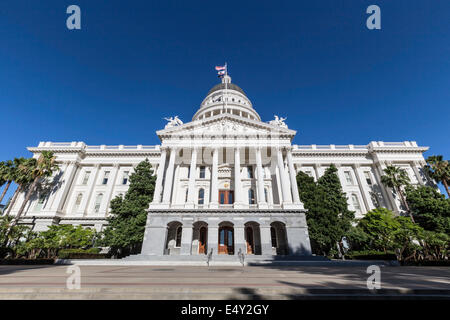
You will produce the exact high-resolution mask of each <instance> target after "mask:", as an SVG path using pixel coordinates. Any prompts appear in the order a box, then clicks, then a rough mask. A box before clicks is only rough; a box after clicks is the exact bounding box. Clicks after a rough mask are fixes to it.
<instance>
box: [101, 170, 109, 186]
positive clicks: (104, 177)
mask: <svg viewBox="0 0 450 320" xmlns="http://www.w3.org/2000/svg"><path fill="white" fill-rule="evenodd" d="M108 178H109V171H105V175H104V176H103V182H102V184H108Z"/></svg>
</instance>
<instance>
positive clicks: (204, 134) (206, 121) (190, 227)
mask: <svg viewBox="0 0 450 320" xmlns="http://www.w3.org/2000/svg"><path fill="white" fill-rule="evenodd" d="M167 120H169V122H168V123H167V125H166V127H165V128H164V129H162V130H159V131H157V132H156V133H157V135H158V137H159V138H160V140H161V145H156V146H145V145H137V146H126V145H118V146H107V145H100V146H89V145H86V144H85V143H83V142H68V143H60V142H41V143H39V145H38V146H37V147H30V148H28V150H30V151H31V152H32V153H33V154H34V156H35V157H38V156H39V154H40V153H41V152H42V151H44V150H48V151H52V152H54V154H55V155H56V157H57V161H58V162H59V163H60V167H61V169H60V171H59V172H57V173H56V174H55V175H54V177H53V182H54V186H53V188H52V189H51V191H50V192H45V193H44V192H39V193H38V194H36V196H35V197H34V198H33V199H32V201H30V203H29V204H28V205H27V207H26V213H25V215H24V218H23V219H22V223H26V224H33V227H34V230H43V229H45V228H46V227H47V226H48V225H50V224H58V223H60V224H68V223H70V224H81V225H83V226H91V227H95V228H96V229H97V230H101V229H102V228H103V227H104V226H105V224H106V217H107V215H108V211H109V203H110V201H111V199H113V198H114V197H116V196H117V195H120V194H124V193H125V192H126V191H127V189H128V183H129V181H128V177H129V176H130V174H131V173H132V172H133V168H134V167H135V166H136V165H137V164H138V163H139V162H141V161H143V160H144V159H146V158H147V159H148V160H149V161H150V162H151V164H152V166H153V168H154V169H155V171H154V172H155V174H156V175H157V180H156V188H155V195H154V200H153V203H151V205H150V208H149V214H148V220H147V228H146V235H145V240H144V243H143V250H142V253H143V254H148V255H162V254H203V253H206V252H207V251H208V252H209V248H212V249H214V250H217V251H216V252H217V253H228V254H236V252H238V250H239V249H240V250H242V251H243V252H247V253H255V254H277V253H278V254H287V253H289V254H300V255H304V254H310V252H311V249H310V243H309V237H308V229H307V225H306V220H305V214H304V213H305V210H304V208H303V205H302V203H301V201H300V199H299V196H298V190H297V184H296V174H297V172H299V171H303V172H305V173H307V174H308V175H310V176H312V177H314V178H315V179H318V178H319V177H320V176H321V175H322V174H323V173H324V171H325V170H326V168H327V167H328V166H329V165H330V164H334V165H336V166H337V168H338V174H339V178H340V181H341V184H342V187H343V190H344V191H345V192H346V194H347V197H348V205H349V208H350V209H351V210H354V211H355V212H356V217H362V216H363V215H364V214H365V213H366V212H367V211H369V210H371V209H374V208H376V207H379V206H383V207H387V208H389V209H392V210H394V211H396V212H400V211H401V208H400V206H401V205H400V201H399V199H398V197H397V196H396V195H395V194H393V193H392V191H391V190H389V189H387V188H385V187H384V186H383V185H382V184H381V182H380V176H381V174H382V170H383V169H384V168H385V167H386V166H387V165H390V164H393V165H398V166H401V167H403V168H404V169H406V171H407V173H408V175H409V177H410V179H411V181H412V183H413V184H425V183H428V180H427V178H426V176H425V175H424V172H422V167H423V166H424V164H425V160H424V158H423V155H422V154H423V152H425V151H426V150H427V149H428V148H427V147H420V146H418V145H417V143H416V142H414V141H404V142H381V141H372V142H370V143H369V144H368V145H325V146H324V145H307V146H306V145H292V140H293V138H294V136H295V134H296V131H295V130H292V129H290V128H288V127H287V125H286V124H285V122H284V120H285V119H283V118H279V117H277V116H276V117H275V119H274V120H272V121H269V122H263V121H261V118H260V116H259V115H258V113H257V112H256V110H255V109H254V108H253V106H252V103H251V101H250V100H249V98H248V97H247V95H246V94H245V93H244V91H243V90H242V89H241V88H240V87H238V86H237V85H236V84H234V83H231V78H230V77H229V76H228V75H226V76H225V77H223V79H222V83H220V84H217V85H216V86H214V87H213V88H212V89H211V90H210V91H209V92H208V94H207V96H206V98H205V99H204V100H203V102H202V103H201V105H200V108H199V110H198V111H197V112H196V113H195V114H194V116H193V118H192V121H190V122H187V123H183V122H182V121H181V120H179V119H178V117H175V118H171V119H167ZM23 198H24V195H23V194H21V195H19V199H18V201H17V202H16V204H15V207H14V208H12V214H15V213H16V212H17V210H18V208H19V207H20V204H21V202H22V201H23Z"/></svg>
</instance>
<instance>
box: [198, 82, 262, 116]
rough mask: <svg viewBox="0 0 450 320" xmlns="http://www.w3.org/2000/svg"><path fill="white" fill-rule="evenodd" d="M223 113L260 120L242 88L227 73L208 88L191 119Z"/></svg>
mask: <svg viewBox="0 0 450 320" xmlns="http://www.w3.org/2000/svg"><path fill="white" fill-rule="evenodd" d="M223 113H228V114H234V115H237V116H241V117H244V118H248V119H252V120H259V121H261V118H260V117H259V115H258V113H257V112H256V111H255V110H254V109H253V106H252V103H251V101H250V100H249V99H248V97H247V95H246V94H245V92H244V90H242V89H241V88H240V87H239V86H237V85H235V84H234V83H231V77H230V76H229V75H225V76H224V77H223V78H222V83H219V84H216V85H215V86H214V87H212V88H211V90H209V92H208V94H207V95H206V98H205V99H203V101H202V103H201V104H200V109H199V110H198V111H197V112H196V113H195V115H194V117H193V118H192V120H193V121H195V120H199V119H205V118H209V117H212V116H215V115H218V114H223Z"/></svg>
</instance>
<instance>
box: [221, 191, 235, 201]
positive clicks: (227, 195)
mask: <svg viewBox="0 0 450 320" xmlns="http://www.w3.org/2000/svg"><path fill="white" fill-rule="evenodd" d="M233 198H234V197H233V191H231V190H219V203H220V204H233V201H234V200H233Z"/></svg>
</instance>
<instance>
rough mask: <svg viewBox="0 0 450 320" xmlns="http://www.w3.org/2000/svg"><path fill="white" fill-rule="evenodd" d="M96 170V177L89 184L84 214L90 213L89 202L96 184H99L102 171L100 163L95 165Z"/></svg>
mask: <svg viewBox="0 0 450 320" xmlns="http://www.w3.org/2000/svg"><path fill="white" fill-rule="evenodd" d="M94 171H95V172H94V177H93V179H92V182H91V185H90V186H89V191H88V193H87V197H85V199H86V201H85V203H84V206H83V213H84V214H88V212H87V211H88V209H89V203H90V201H91V198H92V195H93V193H94V188H95V186H96V184H97V179H98V173H99V172H100V165H99V164H96V165H95V167H94Z"/></svg>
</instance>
